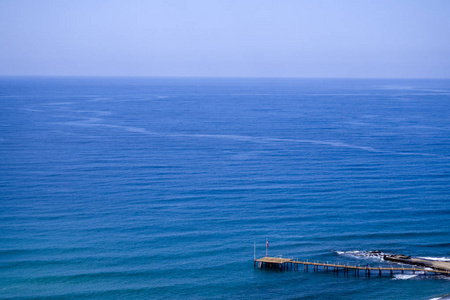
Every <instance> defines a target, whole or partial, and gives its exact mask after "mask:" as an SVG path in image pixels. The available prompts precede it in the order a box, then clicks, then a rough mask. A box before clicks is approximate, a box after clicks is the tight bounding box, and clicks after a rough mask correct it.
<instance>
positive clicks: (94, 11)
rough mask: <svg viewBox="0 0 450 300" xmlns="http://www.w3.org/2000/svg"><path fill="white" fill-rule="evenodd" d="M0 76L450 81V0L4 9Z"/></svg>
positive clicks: (122, 1) (7, 1) (241, 0)
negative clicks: (365, 78) (449, 79)
mask: <svg viewBox="0 0 450 300" xmlns="http://www.w3.org/2000/svg"><path fill="white" fill-rule="evenodd" d="M0 75H88V76H92V75H106V76H252V77H254V76H256V77H260V76H262V77H391V78H395V77H405V78H411V77H413V78H450V1H449V0H422V1H416V0H408V1H405V0H370V1H369V0H367V1H366V0H353V1H350V0H341V1H339V0H310V1H303V0H280V1H275V0H270V1H266V0H222V1H219V0H186V1H181V0H153V1H151V0H149V1H138V0H116V1H106V0H105V1H99V0H70V1H69V0H52V1H48V0H39V1H37V0H36V1H34V0H28V1H23V0H1V1H0Z"/></svg>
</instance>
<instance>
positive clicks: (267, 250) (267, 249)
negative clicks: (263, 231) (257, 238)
mask: <svg viewBox="0 0 450 300" xmlns="http://www.w3.org/2000/svg"><path fill="white" fill-rule="evenodd" d="M267 256H269V239H266V257H267Z"/></svg>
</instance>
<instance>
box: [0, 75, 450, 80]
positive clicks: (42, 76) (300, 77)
mask: <svg viewBox="0 0 450 300" xmlns="http://www.w3.org/2000/svg"><path fill="white" fill-rule="evenodd" d="M6 77H9V78H11V77H16V78H17V77H20V78H155V79H156V78H161V79H162V78H166V79H169V78H177V79H360V80H363V79H368V80H369V79H390V80H392V79H397V80H403V79H409V80H427V79H429V80H450V77H318V76H312V77H307V76H191V75H0V78H6Z"/></svg>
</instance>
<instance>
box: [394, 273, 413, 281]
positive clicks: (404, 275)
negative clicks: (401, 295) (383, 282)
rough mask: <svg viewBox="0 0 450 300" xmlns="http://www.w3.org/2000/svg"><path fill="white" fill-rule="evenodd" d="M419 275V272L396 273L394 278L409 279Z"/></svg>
mask: <svg viewBox="0 0 450 300" xmlns="http://www.w3.org/2000/svg"><path fill="white" fill-rule="evenodd" d="M414 277H417V274H414V275H406V274H396V275H394V277H393V278H392V280H408V279H412V278H414Z"/></svg>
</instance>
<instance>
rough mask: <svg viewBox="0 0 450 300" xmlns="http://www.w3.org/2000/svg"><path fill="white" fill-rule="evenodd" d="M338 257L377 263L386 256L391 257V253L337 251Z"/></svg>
mask: <svg viewBox="0 0 450 300" xmlns="http://www.w3.org/2000/svg"><path fill="white" fill-rule="evenodd" d="M335 252H336V253H337V254H338V255H342V256H346V257H351V258H357V259H371V260H376V261H382V260H384V259H383V256H384V255H389V254H390V253H384V252H381V251H359V250H352V251H335Z"/></svg>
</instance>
